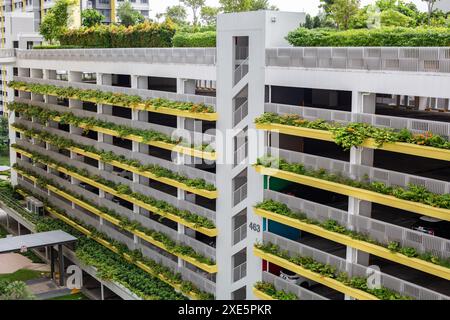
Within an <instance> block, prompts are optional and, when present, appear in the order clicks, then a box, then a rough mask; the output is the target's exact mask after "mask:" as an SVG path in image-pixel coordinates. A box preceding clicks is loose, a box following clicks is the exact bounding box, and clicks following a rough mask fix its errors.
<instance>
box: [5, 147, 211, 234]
mask: <svg viewBox="0 0 450 320" xmlns="http://www.w3.org/2000/svg"><path fill="white" fill-rule="evenodd" d="M14 150H16V151H17V152H18V153H21V154H23V155H25V156H26V157H29V158H32V154H30V153H28V152H25V151H23V150H20V149H17V148H14ZM47 166H49V167H51V168H53V169H55V170H58V171H60V172H62V173H65V174H67V175H69V176H71V177H73V178H75V179H77V180H80V181H83V182H85V183H88V184H90V185H91V186H94V187H96V188H98V189H101V190H103V191H105V192H108V193H110V194H112V195H114V196H116V197H118V198H121V199H123V200H126V201H128V202H131V203H134V204H136V205H138V206H140V207H142V208H144V209H146V210H148V211H151V212H153V213H155V214H158V215H160V216H162V217H164V218H167V219H170V220H172V221H175V222H177V223H180V224H182V225H185V226H187V227H189V228H191V229H194V230H196V231H198V232H200V233H203V234H205V235H207V236H209V237H215V236H217V234H218V230H217V228H213V229H208V228H205V227H200V226H197V225H196V224H194V223H192V222H188V221H185V220H184V219H182V218H180V217H178V216H177V215H174V214H171V213H168V212H165V211H162V210H161V209H158V208H156V207H153V206H151V205H149V204H147V203H145V202H142V201H140V200H137V199H135V198H133V197H131V196H128V195H126V194H121V193H118V192H117V191H116V190H114V189H112V188H110V187H107V186H104V185H103V184H100V183H97V182H95V181H94V180H91V179H89V178H86V177H84V176H82V175H79V174H78V173H75V172H71V171H69V170H67V169H65V168H62V167H58V166H56V165H54V164H47Z"/></svg>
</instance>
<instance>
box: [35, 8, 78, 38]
mask: <svg viewBox="0 0 450 320" xmlns="http://www.w3.org/2000/svg"><path fill="white" fill-rule="evenodd" d="M73 4H74V1H73V0H56V1H55V4H54V5H53V7H51V8H50V9H48V11H47V12H46V14H45V15H44V18H43V19H42V22H41V25H40V27H39V33H40V34H41V35H42V36H43V37H44V39H45V40H46V41H48V42H50V43H53V42H54V41H55V40H57V39H58V38H59V36H60V35H62V34H63V33H64V31H66V30H67V28H68V25H69V22H70V21H69V20H70V14H69V8H70V6H71V5H73Z"/></svg>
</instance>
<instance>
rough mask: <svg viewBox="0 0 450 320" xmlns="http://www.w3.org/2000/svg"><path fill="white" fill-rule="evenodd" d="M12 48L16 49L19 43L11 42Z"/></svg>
mask: <svg viewBox="0 0 450 320" xmlns="http://www.w3.org/2000/svg"><path fill="white" fill-rule="evenodd" d="M13 48H14V49H18V48H19V41H13Z"/></svg>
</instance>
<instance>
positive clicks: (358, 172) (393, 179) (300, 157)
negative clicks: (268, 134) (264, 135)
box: [267, 148, 450, 194]
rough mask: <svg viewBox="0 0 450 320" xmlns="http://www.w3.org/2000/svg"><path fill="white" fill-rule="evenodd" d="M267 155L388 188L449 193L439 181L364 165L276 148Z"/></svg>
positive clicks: (448, 187) (271, 149) (449, 186)
mask: <svg viewBox="0 0 450 320" xmlns="http://www.w3.org/2000/svg"><path fill="white" fill-rule="evenodd" d="M267 154H271V155H273V156H276V157H280V158H282V159H285V160H286V161H288V162H291V163H302V164H303V165H304V166H305V167H306V168H309V169H314V170H319V169H325V170H327V171H330V172H333V173H336V174H343V175H344V176H347V177H351V178H353V179H357V180H365V179H367V178H368V180H369V181H379V182H383V183H385V184H387V185H389V186H401V187H407V186H408V184H415V185H419V186H424V187H425V188H427V189H428V190H429V191H431V192H434V193H438V194H446V193H450V183H448V182H444V181H440V180H435V179H430V178H424V177H419V176H415V175H410V174H406V173H401V172H396V171H390V170H384V169H379V168H374V167H369V166H364V165H357V164H350V163H348V162H345V161H340V160H334V159H330V158H325V157H319V156H316V155H310V154H306V153H301V152H293V151H288V150H282V149H277V148H267Z"/></svg>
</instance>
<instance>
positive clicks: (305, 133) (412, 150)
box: [255, 123, 450, 161]
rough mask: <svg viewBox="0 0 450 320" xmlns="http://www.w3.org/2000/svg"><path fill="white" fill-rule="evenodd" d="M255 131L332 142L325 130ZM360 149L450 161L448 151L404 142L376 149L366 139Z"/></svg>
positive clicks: (271, 128) (262, 127)
mask: <svg viewBox="0 0 450 320" xmlns="http://www.w3.org/2000/svg"><path fill="white" fill-rule="evenodd" d="M255 127H256V129H259V130H265V131H276V132H280V133H284V134H288V135H293V136H298V137H304V138H311V139H318V140H324V141H331V142H334V139H333V133H332V132H330V131H325V130H317V129H309V128H302V127H295V126H288V125H284V124H278V123H272V124H260V123H257V124H255ZM361 147H365V148H370V149H380V150H385V151H390V152H397V153H404V154H409V155H413V156H418V157H425V158H431V159H439V160H444V161H450V150H447V149H440V148H434V147H428V146H420V145H417V144H413V143H405V142H385V143H383V146H382V147H378V146H377V143H376V141H375V140H374V139H367V140H366V141H365V142H364V143H363V144H362V145H361Z"/></svg>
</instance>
